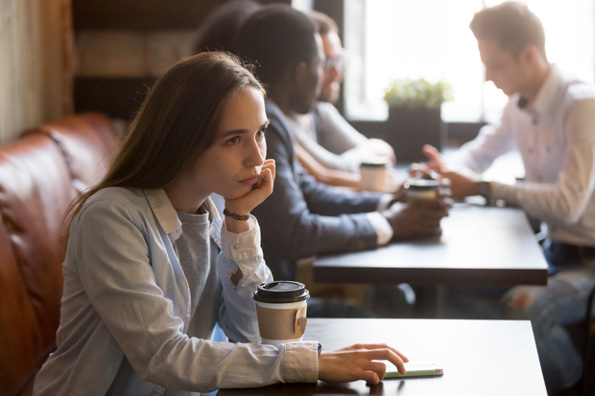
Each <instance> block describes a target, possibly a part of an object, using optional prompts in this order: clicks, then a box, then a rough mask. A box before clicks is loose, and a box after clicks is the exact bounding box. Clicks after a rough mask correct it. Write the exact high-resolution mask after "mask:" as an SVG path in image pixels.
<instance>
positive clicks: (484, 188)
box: [477, 181, 492, 199]
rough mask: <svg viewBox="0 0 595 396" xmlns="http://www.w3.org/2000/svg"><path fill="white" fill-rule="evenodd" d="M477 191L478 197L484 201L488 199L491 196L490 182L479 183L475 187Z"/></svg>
mask: <svg viewBox="0 0 595 396" xmlns="http://www.w3.org/2000/svg"><path fill="white" fill-rule="evenodd" d="M477 191H478V192H479V195H481V196H482V197H484V198H485V199H490V197H491V196H492V182H489V181H480V182H479V184H478V185H477Z"/></svg>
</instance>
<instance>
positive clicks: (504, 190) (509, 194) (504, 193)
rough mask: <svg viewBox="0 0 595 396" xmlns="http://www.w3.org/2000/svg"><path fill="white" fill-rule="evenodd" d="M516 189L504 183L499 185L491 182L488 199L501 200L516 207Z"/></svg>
mask: <svg viewBox="0 0 595 396" xmlns="http://www.w3.org/2000/svg"><path fill="white" fill-rule="evenodd" d="M518 190H519V189H518V188H517V187H516V186H513V185H510V184H506V183H499V182H492V191H491V195H490V199H501V200H504V201H505V202H507V203H509V204H512V205H518V204H519V202H518V201H519V200H518V199H517V192H518Z"/></svg>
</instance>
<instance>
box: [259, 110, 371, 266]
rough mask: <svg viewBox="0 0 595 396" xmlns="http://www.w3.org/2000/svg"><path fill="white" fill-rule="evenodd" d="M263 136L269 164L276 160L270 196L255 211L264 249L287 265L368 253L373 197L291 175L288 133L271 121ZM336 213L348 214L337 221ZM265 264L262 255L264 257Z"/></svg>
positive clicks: (299, 172)
mask: <svg viewBox="0 0 595 396" xmlns="http://www.w3.org/2000/svg"><path fill="white" fill-rule="evenodd" d="M269 118H270V120H271V125H270V126H269V129H268V130H267V147H268V148H267V150H268V158H272V159H275V162H276V166H277V174H276V178H275V187H274V191H273V194H272V195H271V196H269V197H268V198H267V199H266V200H265V201H264V202H263V203H262V204H261V205H259V206H258V207H256V209H254V211H253V214H254V215H255V216H256V217H257V218H258V221H259V223H260V227H261V231H262V238H263V246H265V245H266V246H267V247H268V248H269V249H270V250H274V252H272V253H273V254H274V255H275V256H277V257H284V258H287V259H289V260H292V261H294V260H297V259H299V258H303V257H308V256H311V255H315V254H319V253H325V252H336V251H348V250H356V249H364V248H372V247H375V246H376V245H377V234H376V231H375V229H374V228H373V226H372V224H371V223H370V222H369V221H368V219H367V218H366V215H365V214H364V213H357V212H369V211H373V210H374V209H375V207H376V204H377V203H378V200H379V195H378V194H360V195H357V196H355V195H354V196H351V195H350V196H348V195H346V194H342V193H339V192H336V191H334V190H333V189H332V188H330V187H328V186H325V185H322V184H319V183H316V182H315V181H314V180H313V179H312V178H311V177H309V176H307V175H305V174H304V173H303V171H302V170H296V169H295V166H297V165H296V164H295V162H294V156H293V146H292V143H291V139H290V138H289V135H288V131H287V130H286V128H284V125H283V124H282V123H280V122H279V121H278V120H277V121H276V120H275V117H274V116H271V115H269ZM340 213H351V214H344V215H340V216H338V215H339V214H340ZM265 259H266V251H265Z"/></svg>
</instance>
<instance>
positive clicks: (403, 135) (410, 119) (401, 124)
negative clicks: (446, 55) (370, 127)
mask: <svg viewBox="0 0 595 396" xmlns="http://www.w3.org/2000/svg"><path fill="white" fill-rule="evenodd" d="M451 98H452V90H451V86H450V85H449V84H448V83H447V82H445V81H438V82H435V83H432V82H429V81H428V80H426V79H423V78H420V79H408V78H406V79H397V80H393V81H392V82H391V83H390V84H389V85H388V87H387V88H386V89H385V91H384V100H385V101H386V103H387V104H388V126H389V130H388V134H387V136H386V140H387V141H388V142H389V143H390V144H391V145H392V146H393V148H394V149H395V153H396V154H397V161H399V162H415V161H421V160H424V156H423V154H422V152H421V148H422V146H423V145H424V144H431V145H433V146H436V147H437V148H439V149H440V148H442V147H443V143H444V140H445V138H446V124H445V123H444V122H442V111H441V106H442V103H444V102H445V101H447V100H449V99H451Z"/></svg>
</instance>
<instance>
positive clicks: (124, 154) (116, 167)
mask: <svg viewBox="0 0 595 396" xmlns="http://www.w3.org/2000/svg"><path fill="white" fill-rule="evenodd" d="M247 67H249V66H246V65H244V64H243V63H242V62H241V61H240V60H239V59H238V58H237V57H235V56H233V55H231V54H228V53H223V52H209V53H202V54H198V55H194V56H192V57H189V58H186V59H184V60H182V61H180V62H178V63H177V64H175V65H174V66H172V67H171V68H170V69H169V70H168V71H167V72H166V73H165V74H164V75H163V76H162V77H161V78H159V79H158V80H157V82H156V83H155V85H154V86H153V88H152V89H151V90H150V92H149V94H148V95H147V98H146V99H145V101H144V102H143V104H142V105H141V108H140V111H139V112H138V114H137V115H136V117H135V118H134V121H133V122H132V124H131V128H130V132H129V133H128V135H127V137H126V138H125V140H124V142H123V143H122V146H121V148H120V150H119V152H118V154H117V156H116V158H115V160H114V162H113V164H112V166H111V167H110V169H109V171H108V172H107V175H106V176H105V177H104V178H103V180H102V181H101V182H99V184H97V185H96V186H94V187H92V188H91V189H89V190H87V191H85V192H84V193H83V194H81V195H80V196H79V197H78V198H77V199H76V200H74V201H73V203H72V204H71V206H70V208H69V210H68V212H67V219H68V220H67V221H72V219H73V218H74V217H75V216H76V214H77V213H78V212H79V211H80V210H81V207H82V205H83V204H84V203H85V201H86V200H87V199H88V198H89V197H90V196H91V195H93V194H95V193H96V192H97V191H98V190H100V189H102V188H106V187H115V186H119V187H137V188H147V189H151V188H163V187H165V186H167V185H168V184H170V183H172V182H173V181H175V180H176V179H177V178H178V177H180V176H181V174H182V173H183V172H184V171H185V170H187V169H188V168H189V167H190V166H191V165H192V164H193V163H194V161H195V160H196V159H197V158H198V157H199V156H200V155H201V154H202V153H203V151H204V150H205V149H207V148H208V147H209V146H210V145H211V144H212V143H213V141H214V137H215V134H216V132H217V129H218V127H219V125H220V121H221V117H222V114H223V111H224V109H225V106H226V105H227V103H229V101H230V99H231V98H232V97H233V96H234V95H236V94H237V93H238V92H239V91H241V90H243V89H246V88H255V89H257V90H259V91H260V92H262V94H263V95H264V93H265V92H264V89H263V87H262V85H261V84H260V82H259V81H258V80H257V79H256V78H255V77H254V76H253V75H252V74H251V73H250V71H249V70H248V69H247ZM213 166H217V164H213ZM67 232H68V231H67Z"/></svg>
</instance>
